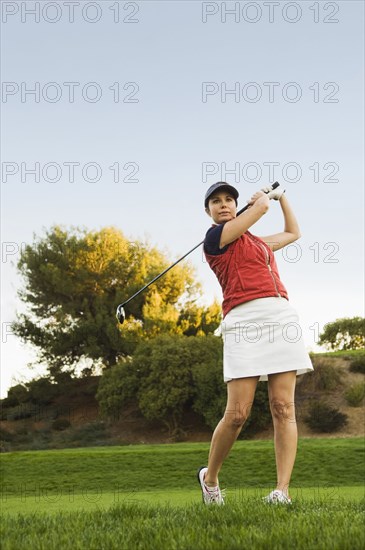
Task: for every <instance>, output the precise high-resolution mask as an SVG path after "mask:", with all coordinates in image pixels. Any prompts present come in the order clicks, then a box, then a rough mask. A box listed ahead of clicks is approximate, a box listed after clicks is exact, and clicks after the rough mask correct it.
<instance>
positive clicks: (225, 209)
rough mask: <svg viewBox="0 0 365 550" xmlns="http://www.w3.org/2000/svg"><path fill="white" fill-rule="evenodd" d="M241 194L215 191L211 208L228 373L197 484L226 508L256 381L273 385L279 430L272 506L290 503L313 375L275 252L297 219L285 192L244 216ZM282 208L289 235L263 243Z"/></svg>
mask: <svg viewBox="0 0 365 550" xmlns="http://www.w3.org/2000/svg"><path fill="white" fill-rule="evenodd" d="M237 199H238V191H237V189H235V188H234V187H233V186H231V185H229V184H227V183H226V182H218V183H215V184H214V185H212V186H211V187H210V188H209V189H208V191H207V193H206V195H205V203H204V205H205V209H206V212H207V214H208V215H209V216H210V217H211V218H212V220H213V222H214V225H213V226H212V227H211V228H210V229H209V230H208V232H207V234H206V237H205V240H204V253H205V257H206V259H207V262H208V264H209V266H210V267H211V269H212V270H213V271H214V273H215V274H216V276H217V278H218V281H219V283H220V285H221V287H222V291H223V304H222V309H223V323H222V336H223V341H224V356H223V371H224V381H225V382H226V383H227V406H226V410H225V413H224V416H223V418H222V420H221V421H220V422H219V423H218V425H217V427H216V429H215V431H214V434H213V437H212V441H211V447H210V452H209V459H208V467H204V468H201V469H200V470H199V472H198V480H199V483H200V486H201V489H202V494H203V502H204V503H205V504H212V503H213V504H224V500H223V497H222V494H221V491H220V488H219V482H218V474H219V471H220V469H221V466H222V464H223V461H224V459H225V458H226V457H227V455H228V453H229V451H230V449H231V447H232V445H233V443H234V442H235V440H236V439H237V436H238V435H239V433H240V431H241V429H242V427H243V425H244V423H245V421H246V419H247V418H248V416H249V414H250V410H251V406H252V403H253V400H254V396H255V390H256V386H257V382H258V381H259V380H267V381H268V394H269V401H270V410H271V414H272V418H273V424H274V434H275V435H274V442H275V457H276V469H277V485H276V489H275V490H273V491H271V493H270V494H269V495H268V496H267V497H265V499H264V500H265V501H266V502H272V503H278V502H279V503H284V504H290V503H291V499H290V497H289V494H288V489H289V482H290V477H291V473H292V470H293V466H294V461H295V456H296V449H297V438H298V436H297V425H296V421H295V405H294V393H295V382H296V376H297V375H300V374H303V373H305V372H308V371H311V370H313V366H312V363H311V361H310V358H309V355H308V353H307V352H306V351H305V348H304V344H303V340H302V338H301V329H300V326H299V323H298V315H297V313H296V311H295V310H294V309H293V308H292V306H291V305H290V304H289V302H288V294H287V291H286V289H285V287H284V285H283V283H282V282H281V280H280V277H279V273H278V269H277V266H276V262H275V258H274V254H273V252H274V251H276V250H279V249H280V248H283V247H284V246H286V245H288V244H290V243H292V242H294V241H296V240H297V239H298V238H299V237H300V233H299V226H298V223H297V220H296V218H295V215H294V213H293V211H292V209H291V207H290V205H289V202H288V200H287V198H286V197H285V195H284V190H283V189H282V188H281V187H278V188H276V189H275V190H273V191H272V190H271V188H266V189H264V190H262V191H258V192H257V193H255V194H254V195H253V196H252V198H251V199H250V201H248V203H249V205H250V206H249V208H248V209H247V210H245V212H243V213H242V214H240V215H239V216H236V212H237ZM270 199H275V200H277V201H279V203H280V206H281V209H282V212H283V216H284V230H283V231H282V232H281V233H276V234H274V235H270V236H267V237H256V236H254V235H253V234H252V233H250V231H248V230H249V228H251V226H252V225H254V224H255V223H256V222H257V221H258V220H259V219H260V218H261V217H262V216H263V215H264V214H265V213H266V212H267V211H268V209H269V205H270Z"/></svg>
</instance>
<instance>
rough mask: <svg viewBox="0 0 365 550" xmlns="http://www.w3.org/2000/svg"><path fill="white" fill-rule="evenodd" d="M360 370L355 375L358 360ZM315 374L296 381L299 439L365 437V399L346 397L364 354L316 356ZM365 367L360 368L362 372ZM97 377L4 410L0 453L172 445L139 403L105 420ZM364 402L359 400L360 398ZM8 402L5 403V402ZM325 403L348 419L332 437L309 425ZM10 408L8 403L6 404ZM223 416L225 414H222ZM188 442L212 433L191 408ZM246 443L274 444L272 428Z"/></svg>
mask: <svg viewBox="0 0 365 550" xmlns="http://www.w3.org/2000/svg"><path fill="white" fill-rule="evenodd" d="M355 360H356V361H357V363H358V364H359V365H360V367H359V368H358V369H357V371H356V372H353V371H352V370H351V365H352V364H353V363H354V361H355ZM312 361H313V364H314V367H315V371H314V373H310V374H306V375H304V376H301V377H298V382H297V390H296V412H297V422H298V429H299V435H300V436H301V437H323V435H326V436H327V437H354V436H364V435H365V427H364V400H363V399H362V400H361V399H360V400H359V399H358V400H357V401H358V402H357V403H356V405H357V406H353V405H350V403H349V397H348V393H349V391H350V390H351V388H353V387H354V386H357V387H358V389H359V388H360V390H361V387H363V385H364V374H363V373H364V365H365V354H364V352H363V351H362V350H360V351H356V352H354V351H350V352H335V353H325V354H315V355H313V356H312ZM361 365H362V367H361ZM98 382H99V377H89V378H84V379H73V380H72V379H71V380H68V381H67V384H65V386H64V387H62V391H61V392H59V394H58V395H57V396H55V397H54V398H52V397H50V398H49V399H47V400H46V403H45V402H44V401H43V402H42V401H40V402H31V403H29V402H25V403H22V404H20V405H16V406H5V407H3V408H2V413H1V421H0V437H1V450H2V451H12V450H27V449H29V450H37V449H52V448H53V449H60V448H65V447H80V446H89V445H93V446H95V445H129V444H135V443H168V442H171V438H170V435H169V434H168V432H167V430H166V428H165V427H164V425H163V424H161V423H159V422H149V421H147V420H146V419H145V418H144V417H143V416H142V414H141V413H140V411H139V410H138V407H137V404H134V405H133V404H132V405H130V406H129V407H128V408H126V409H124V410H122V411H120V415H119V417H118V418H114V419H112V420H110V419H105V418H102V417H101V416H100V414H99V409H98V403H97V401H96V399H95V393H96V390H97V387H98ZM360 397H361V395H360ZM4 401H5V403H4ZM318 401H321V402H324V403H326V404H328V405H329V406H331V407H332V408H333V409H338V410H339V411H340V412H341V413H343V414H345V415H347V425H346V426H344V427H342V428H341V429H340V430H337V431H335V432H333V433H328V432H327V433H326V434H323V433H317V432H314V431H312V430H311V429H310V428H309V426H308V425H307V423H306V422H305V419H306V417H307V416H308V411H309V407H310V404H311V403H313V402H318ZM3 404H6V400H3ZM222 412H223V411H222ZM183 432H184V434H185V435H184V436H183V438H182V440H184V441H190V442H194V441H202V442H204V441H206V442H208V441H210V438H211V433H212V431H211V429H210V428H208V427H207V426H206V425H205V423H204V421H203V419H202V418H201V417H199V416H198V415H197V414H195V413H194V412H193V411H191V410H189V409H187V410H186V411H185V414H184V422H183ZM242 437H243V438H252V439H271V438H272V427H271V426H269V427H268V428H267V429H266V430H263V431H260V432H257V433H253V434H252V432H251V433H250V434H248V433H245V432H244V431H243V432H242Z"/></svg>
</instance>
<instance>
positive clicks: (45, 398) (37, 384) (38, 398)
mask: <svg viewBox="0 0 365 550" xmlns="http://www.w3.org/2000/svg"><path fill="white" fill-rule="evenodd" d="M27 387H28V392H29V398H30V400H31V401H32V403H34V404H36V405H48V404H49V403H51V401H52V400H53V399H54V398H55V397H56V396H57V395H58V394H59V392H60V388H59V387H58V386H57V384H52V382H51V381H50V380H49V378H38V379H37V380H31V381H30V382H27Z"/></svg>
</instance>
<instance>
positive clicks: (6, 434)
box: [0, 428, 14, 441]
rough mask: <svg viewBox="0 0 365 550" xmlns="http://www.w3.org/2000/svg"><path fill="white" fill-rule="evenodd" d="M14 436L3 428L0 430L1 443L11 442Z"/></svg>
mask: <svg viewBox="0 0 365 550" xmlns="http://www.w3.org/2000/svg"><path fill="white" fill-rule="evenodd" d="M13 439H14V434H13V433H11V432H9V431H8V430H6V429H5V428H0V440H2V441H13Z"/></svg>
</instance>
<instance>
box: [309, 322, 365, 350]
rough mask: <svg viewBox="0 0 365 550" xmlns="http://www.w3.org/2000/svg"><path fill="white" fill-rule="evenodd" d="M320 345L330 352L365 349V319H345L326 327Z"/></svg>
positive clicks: (320, 338)
mask: <svg viewBox="0 0 365 550" xmlns="http://www.w3.org/2000/svg"><path fill="white" fill-rule="evenodd" d="M319 344H323V345H324V346H326V347H327V348H328V349H330V350H334V351H338V350H349V349H361V348H364V347H365V319H364V318H363V317H352V318H349V317H344V318H342V319H336V321H334V322H332V323H327V324H326V325H325V326H324V330H323V332H322V333H321V334H320V335H319Z"/></svg>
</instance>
